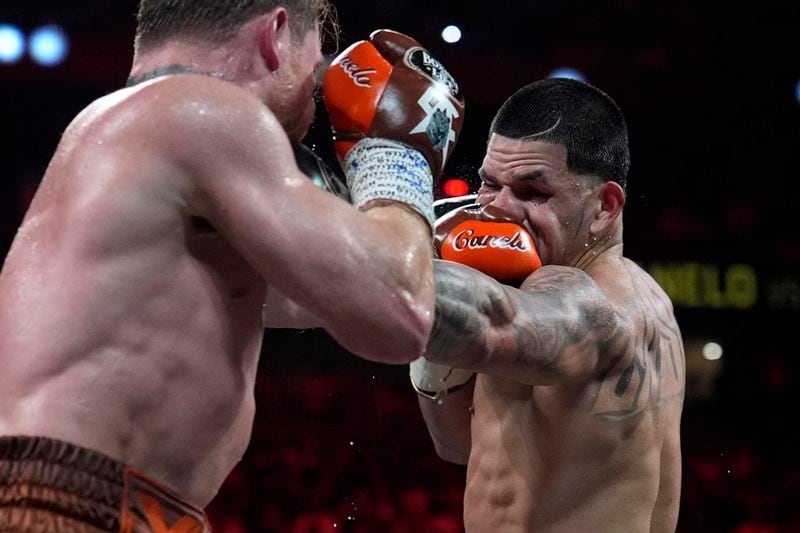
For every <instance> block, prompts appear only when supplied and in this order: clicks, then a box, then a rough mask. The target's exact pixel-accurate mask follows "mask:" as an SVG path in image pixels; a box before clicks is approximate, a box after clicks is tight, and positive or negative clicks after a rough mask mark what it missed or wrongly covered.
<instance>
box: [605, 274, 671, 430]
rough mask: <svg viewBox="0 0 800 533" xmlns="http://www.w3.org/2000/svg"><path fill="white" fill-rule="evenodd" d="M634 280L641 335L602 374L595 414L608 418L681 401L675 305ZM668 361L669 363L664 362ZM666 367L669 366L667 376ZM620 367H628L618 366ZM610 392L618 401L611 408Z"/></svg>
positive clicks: (629, 415)
mask: <svg viewBox="0 0 800 533" xmlns="http://www.w3.org/2000/svg"><path fill="white" fill-rule="evenodd" d="M630 280H631V286H632V289H633V292H634V294H635V295H636V302H637V303H636V304H635V305H637V306H638V311H639V316H640V320H641V334H637V335H635V336H633V337H631V338H630V339H629V342H628V343H627V344H626V345H625V346H624V347H622V351H621V352H620V353H618V354H617V355H616V356H614V357H613V358H612V359H611V361H610V364H609V366H608V367H607V368H606V369H605V370H604V371H603V372H602V373H601V374H600V375H599V379H598V384H597V389H596V391H595V393H594V397H593V401H592V403H591V410H592V412H593V413H594V414H596V415H599V416H604V417H608V418H616V419H620V418H627V417H631V416H634V415H637V414H639V413H641V412H642V411H644V410H647V409H650V408H652V407H654V406H657V405H659V404H660V403H662V402H663V401H665V400H667V399H671V398H682V397H683V390H684V386H683V379H684V378H683V376H684V374H685V368H684V359H683V341H682V339H681V335H680V331H679V330H678V327H677V324H676V323H675V319H674V317H673V315H672V312H671V308H672V306H671V304H670V302H669V300H668V299H666V296H665V295H664V294H663V293H660V292H659V291H657V290H655V289H654V288H653V287H651V286H647V285H646V284H645V286H644V287H642V283H641V281H638V278H637V277H636V276H634V275H633V274H631V275H630ZM626 356H627V357H626ZM665 357H666V358H668V359H669V363H665ZM623 361H625V362H623ZM665 364H668V365H669V366H668V368H667V369H666V373H665V368H664V365H665ZM619 365H624V366H623V367H622V368H620V367H619ZM615 370H616V371H615ZM603 389H607V390H608V392H607V393H606V395H605V396H604V398H606V404H605V405H603V406H600V405H599V404H598V398H599V397H600V395H601V391H602V390H603ZM611 393H613V396H614V397H616V399H617V400H616V401H614V402H612V404H608V403H607V398H608V396H609V395H610V394H611Z"/></svg>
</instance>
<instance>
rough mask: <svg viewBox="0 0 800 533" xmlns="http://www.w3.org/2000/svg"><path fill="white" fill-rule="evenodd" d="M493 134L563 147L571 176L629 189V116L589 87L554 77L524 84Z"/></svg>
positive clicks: (502, 109)
mask: <svg viewBox="0 0 800 533" xmlns="http://www.w3.org/2000/svg"><path fill="white" fill-rule="evenodd" d="M491 132H492V133H496V134H498V135H502V136H503V137H509V138H512V139H535V140H542V141H550V142H555V143H559V144H562V145H564V147H565V148H566V149H567V168H569V170H570V171H571V172H575V173H576V174H591V175H594V176H597V177H598V178H600V179H601V180H603V181H614V182H617V183H619V184H620V186H622V188H623V189H625V187H626V185H627V179H628V169H629V168H630V164H631V158H630V152H629V150H628V128H627V126H626V124H625V117H624V115H623V114H622V111H621V110H620V108H619V106H617V104H616V103H615V102H614V100H612V99H611V97H609V96H608V95H607V94H605V93H604V92H603V91H601V90H600V89H597V88H596V87H593V86H591V85H589V84H587V83H583V82H580V81H576V80H571V79H564V78H550V79H545V80H540V81H537V82H534V83H531V84H530V85H526V86H525V87H523V88H522V89H520V90H518V91H517V92H516V93H514V94H513V95H512V96H511V98H509V99H508V100H506V101H505V103H504V104H503V105H502V106H501V107H500V110H499V111H498V112H497V115H495V117H494V120H493V121H492V127H491Z"/></svg>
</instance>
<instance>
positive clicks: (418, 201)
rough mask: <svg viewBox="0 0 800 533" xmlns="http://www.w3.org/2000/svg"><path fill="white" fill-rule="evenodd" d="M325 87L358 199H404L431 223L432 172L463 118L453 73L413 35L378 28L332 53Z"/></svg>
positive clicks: (360, 202) (350, 184) (440, 165)
mask: <svg viewBox="0 0 800 533" xmlns="http://www.w3.org/2000/svg"><path fill="white" fill-rule="evenodd" d="M322 93H323V98H324V101H325V106H326V108H327V110H328V114H329V115H330V122H331V127H332V129H333V136H334V146H335V149H336V153H337V156H338V157H339V159H340V161H341V162H342V167H343V169H344V172H345V176H346V178H347V181H348V183H347V184H348V187H349V189H350V192H351V195H352V196H353V203H354V204H355V205H356V206H358V207H362V206H363V205H365V204H366V203H368V202H369V201H371V200H373V199H378V198H381V199H387V200H396V201H401V202H405V203H407V204H408V205H410V206H411V207H413V208H415V209H416V210H417V211H420V212H421V213H422V214H423V215H424V216H425V217H426V218H427V219H428V221H429V223H430V224H431V225H432V224H433V209H432V207H431V205H430V204H431V202H432V201H433V195H432V188H433V180H434V179H438V178H439V176H440V175H441V172H442V168H443V166H444V164H445V163H446V161H447V158H448V156H449V155H450V154H451V153H452V151H453V148H454V146H455V143H456V141H457V138H458V134H459V132H460V131H461V125H462V124H463V120H464V101H463V99H462V97H461V94H460V91H459V88H458V84H457V83H456V82H455V80H454V79H453V77H452V76H451V75H450V74H449V73H448V72H447V70H446V69H445V68H444V67H443V66H442V65H441V63H439V62H438V61H437V60H436V59H434V58H433V57H431V55H430V54H429V53H428V52H427V50H425V49H424V48H423V47H422V46H420V44H419V43H418V42H417V41H415V40H414V39H412V38H411V37H408V36H406V35H403V34H401V33H397V32H393V31H390V30H378V31H376V32H373V33H372V34H371V35H370V39H369V40H368V41H360V42H357V43H355V44H353V45H352V46H350V47H348V48H347V49H346V50H345V51H344V52H342V53H341V54H340V55H339V56H338V57H337V58H336V59H335V60H334V61H333V63H332V64H331V66H330V68H328V70H327V72H326V73H325V76H324V79H323V82H322Z"/></svg>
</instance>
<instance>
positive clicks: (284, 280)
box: [183, 105, 433, 363]
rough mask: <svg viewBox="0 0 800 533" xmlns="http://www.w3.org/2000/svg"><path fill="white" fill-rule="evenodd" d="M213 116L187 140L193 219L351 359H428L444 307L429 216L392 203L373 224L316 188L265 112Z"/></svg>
mask: <svg viewBox="0 0 800 533" xmlns="http://www.w3.org/2000/svg"><path fill="white" fill-rule="evenodd" d="M231 117H233V118H235V119H237V120H233V119H232V118H231ZM204 120H205V121H206V122H205V123H202V124H199V125H198V124H195V125H193V127H192V128H190V130H191V131H190V135H188V136H187V137H188V138H185V139H184V145H185V146H184V148H183V150H184V151H185V153H186V154H189V155H184V158H183V159H184V163H183V165H184V168H185V169H186V170H185V172H186V173H187V174H188V175H190V176H191V180H192V182H193V185H194V186H193V191H194V192H193V194H192V195H191V201H190V209H192V210H193V211H196V212H194V213H193V214H195V215H198V216H202V217H204V218H207V219H208V221H209V222H210V223H211V225H212V226H214V228H215V229H216V230H217V231H218V232H219V233H220V234H221V235H222V237H223V238H224V239H225V240H226V241H227V242H228V243H230V244H231V245H232V246H233V248H235V249H236V250H237V251H238V252H239V253H240V254H241V255H242V257H243V258H244V259H245V260H246V261H247V262H248V263H249V264H250V265H251V266H252V267H253V269H254V270H256V271H257V272H258V273H259V274H260V275H261V276H262V277H263V278H264V279H265V280H266V281H267V282H268V283H269V284H270V285H271V286H274V287H276V288H277V289H278V290H279V291H280V292H281V293H283V294H284V295H286V297H288V298H289V299H291V300H293V301H294V302H296V303H297V304H298V305H299V306H301V307H303V308H305V309H307V310H308V311H309V312H310V313H312V314H313V315H315V316H317V317H318V318H319V320H320V323H321V325H322V326H323V327H325V329H327V330H328V332H329V333H331V335H332V336H333V337H334V338H335V339H336V340H337V341H339V343H340V344H342V345H343V346H344V347H345V348H347V349H348V350H350V351H351V352H353V353H355V354H357V355H361V356H362V357H365V358H368V359H374V360H378V361H386V362H393V363H404V362H408V361H409V360H410V359H411V358H414V357H417V356H419V355H420V353H421V351H422V349H423V348H424V341H425V339H426V338H427V334H428V332H429V331H430V323H431V322H432V317H431V313H430V309H431V307H432V301H433V288H432V283H430V269H431V266H430V256H431V251H430V248H431V247H430V240H429V239H430V234H429V229H428V227H427V226H426V224H425V222H424V221H423V220H422V218H421V217H419V215H417V214H416V213H413V212H408V213H407V212H406V210H404V209H398V208H395V207H391V206H388V207H385V208H382V209H381V208H372V209H370V210H369V211H368V216H365V213H363V212H360V211H359V210H356V209H354V208H353V206H351V205H349V204H348V203H347V202H345V201H343V200H342V199H340V198H338V197H336V196H334V195H332V194H330V193H327V192H325V191H323V190H322V189H320V188H319V187H317V186H316V185H314V184H313V182H312V181H311V180H309V179H308V178H307V177H306V176H305V175H304V174H303V173H301V172H300V170H299V169H298V167H297V164H296V163H295V158H294V154H293V152H292V148H291V145H290V143H289V140H288V138H287V137H286V135H285V133H284V132H283V129H282V128H281V126H280V124H279V123H278V122H277V120H276V119H275V117H274V116H273V115H272V114H271V112H270V111H269V110H267V109H266V108H264V106H263V105H254V106H250V109H249V110H248V112H241V111H239V112H237V111H235V110H233V111H228V112H226V113H210V114H209V115H207V116H206V117H205V118H204ZM426 272H427V276H426V275H425V274H426ZM426 279H427V280H428V281H427V282H426Z"/></svg>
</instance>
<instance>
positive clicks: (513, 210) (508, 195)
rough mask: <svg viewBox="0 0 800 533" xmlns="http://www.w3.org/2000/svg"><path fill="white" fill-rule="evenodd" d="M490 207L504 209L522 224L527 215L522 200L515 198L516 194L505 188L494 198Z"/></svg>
mask: <svg viewBox="0 0 800 533" xmlns="http://www.w3.org/2000/svg"><path fill="white" fill-rule="evenodd" d="M489 205H491V206H494V207H496V208H498V209H502V210H503V211H505V212H506V213H508V215H509V216H510V217H511V218H512V219H514V220H518V221H520V222H521V221H522V220H524V219H525V213H524V211H523V209H522V205H521V202H520V200H519V199H518V198H516V197H515V196H514V193H513V192H512V190H511V189H510V188H508V187H503V188H502V189H501V190H500V192H498V193H497V194H496V195H495V197H494V198H492V201H491V202H490V203H489Z"/></svg>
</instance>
